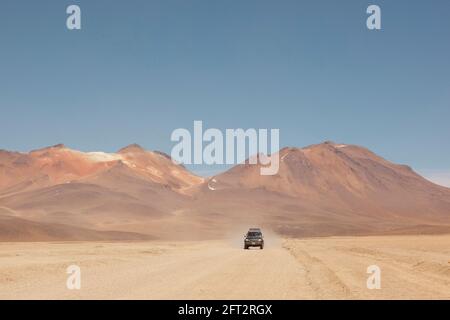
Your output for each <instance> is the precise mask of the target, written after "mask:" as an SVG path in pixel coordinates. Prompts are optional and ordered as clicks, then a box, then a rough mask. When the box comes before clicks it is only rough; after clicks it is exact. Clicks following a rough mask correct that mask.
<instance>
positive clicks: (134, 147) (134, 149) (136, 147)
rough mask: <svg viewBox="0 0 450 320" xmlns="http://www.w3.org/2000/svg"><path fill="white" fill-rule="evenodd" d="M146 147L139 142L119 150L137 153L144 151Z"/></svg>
mask: <svg viewBox="0 0 450 320" xmlns="http://www.w3.org/2000/svg"><path fill="white" fill-rule="evenodd" d="M144 151H145V149H144V148H142V147H141V146H140V145H138V144H137V143H133V144H130V145H128V146H126V147H124V148H122V149H120V150H119V151H118V153H137V152H144Z"/></svg>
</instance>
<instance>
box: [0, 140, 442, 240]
mask: <svg viewBox="0 0 450 320" xmlns="http://www.w3.org/2000/svg"><path fill="white" fill-rule="evenodd" d="M279 159H280V168H279V172H278V174H276V175H273V176H261V175H260V167H261V165H259V164H258V165H250V164H248V163H247V162H246V163H243V164H239V165H236V166H234V167H233V168H231V169H230V170H228V171H226V172H223V173H221V174H218V175H216V176H214V177H209V178H203V177H198V176H196V175H194V174H193V173H191V172H189V171H188V170H187V169H186V168H184V167H183V166H182V165H178V164H175V163H174V162H173V161H172V160H171V158H170V157H169V156H168V155H166V154H164V153H161V152H158V151H147V150H144V149H143V148H141V147H140V146H138V145H130V146H127V147H125V148H122V149H121V150H119V151H117V152H116V153H104V152H81V151H77V150H73V149H70V148H68V147H66V146H64V145H55V146H53V147H47V148H43V149H40V150H34V151H31V152H28V153H21V152H11V151H0V241H19V242H20V241H80V240H81V241H83V240H107V241H109V240H154V239H158V240H168V241H173V240H175V241H178V240H204V239H219V238H223V237H224V236H226V235H227V233H228V232H230V230H234V229H235V228H236V227H239V226H245V227H248V226H255V225H256V226H261V227H263V228H266V229H271V230H273V231H275V232H276V233H278V234H280V235H282V236H286V237H301V238H304V237H314V236H355V235H391V234H445V233H450V189H449V188H446V187H442V186H439V185H436V184H433V183H432V182H430V181H428V180H426V179H424V178H423V177H421V176H420V175H418V174H417V173H416V172H414V171H413V170H412V169H411V168H410V167H408V166H406V165H399V164H394V163H392V162H389V161H388V160H386V159H384V158H382V157H380V156H378V155H376V154H375V153H373V152H371V151H369V150H368V149H366V148H364V147H360V146H354V145H346V144H337V143H333V142H324V143H321V144H317V145H311V146H307V147H304V148H283V149H282V150H280V151H279Z"/></svg>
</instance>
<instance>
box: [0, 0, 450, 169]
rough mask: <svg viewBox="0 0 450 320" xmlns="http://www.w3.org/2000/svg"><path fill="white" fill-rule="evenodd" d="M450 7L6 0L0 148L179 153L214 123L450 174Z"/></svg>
mask: <svg viewBox="0 0 450 320" xmlns="http://www.w3.org/2000/svg"><path fill="white" fill-rule="evenodd" d="M70 4H78V5H79V6H80V7H81V10H82V30H80V31H69V30H67V29H66V24H65V23H66V17H67V15H66V13H65V10H66V7H67V6H68V5H70ZM369 4H377V5H379V6H380V7H381V9H382V30H381V31H369V30H367V28H366V25H365V21H366V17H367V15H366V13H365V11H366V8H367V6H368V5H369ZM449 14H450V1H448V0H432V1H425V0H421V1H407V0H390V1H381V0H372V1H362V0H345V1H335V0H327V1H323V0H322V1H321V0H314V1H313V0H310V1H300V0H292V1H285V0H280V1H275V0H272V1H265V0H239V1H238V0H227V1H225V0H220V1H219V0H201V1H200V0H179V1H173V0H161V1H151V0H140V1H137V0H130V1H125V0H120V1H119V0H114V1H106V0H89V1H87V0H86V1H75V0H74V1H65V0H54V1H45V0H40V1H22V0H2V1H1V4H0V114H1V125H0V137H1V140H0V148H1V149H8V150H20V151H28V150H30V149H35V148H39V147H43V146H47V145H51V144H56V143H60V142H61V143H64V144H66V145H68V146H69V147H71V148H74V149H80V150H85V151H96V150H102V151H115V150H117V149H119V148H120V147H123V146H125V145H127V144H130V143H134V142H136V143H139V144H141V145H142V146H144V147H146V148H148V149H157V150H162V151H165V152H168V153H170V150H171V147H172V146H173V143H172V142H171V141H170V134H171V132H172V130H174V129H175V128H180V127H185V128H192V125H193V120H203V121H204V124H205V126H206V127H216V128H221V129H225V128H239V127H243V128H250V127H252V128H280V130H281V132H280V135H281V145H282V146H305V145H308V144H312V143H318V142H321V141H324V140H333V141H336V142H342V143H352V144H359V145H363V146H366V147H368V148H370V149H372V150H373V151H375V152H377V153H378V154H380V155H382V156H384V157H385V158H387V159H389V160H392V161H395V162H398V163H406V164H409V165H411V166H413V167H414V168H415V169H416V170H419V171H422V172H425V171H427V170H428V171H433V172H450V144H449V138H450V125H449V121H450V58H449V57H450V19H449ZM196 169H198V170H199V172H200V171H202V170H207V168H206V169H205V168H196Z"/></svg>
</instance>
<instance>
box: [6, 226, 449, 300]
mask: <svg viewBox="0 0 450 320" xmlns="http://www.w3.org/2000/svg"><path fill="white" fill-rule="evenodd" d="M266 238H267V239H266V248H265V249H264V250H259V249H251V250H243V249H242V247H241V239H240V238H234V239H223V240H211V241H180V242H168V241H130V242H40V243H36V242H24V243H0V299H262V300H264V299H450V235H422V236H421V235H413V236H405V235H400V236H370V237H325V238H309V239H288V238H278V237H277V236H275V235H269V236H267V237H266ZM70 265H78V266H79V267H80V270H81V288H80V290H69V289H68V288H67V286H66V282H67V279H68V277H69V275H68V274H67V273H66V270H67V267H68V266H70ZM370 265H377V266H379V267H380V270H381V289H373V290H369V289H368V288H367V285H366V282H367V278H368V277H369V276H370V275H369V274H368V273H367V267H368V266H370Z"/></svg>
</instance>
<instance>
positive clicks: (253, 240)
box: [244, 228, 264, 250]
mask: <svg viewBox="0 0 450 320" xmlns="http://www.w3.org/2000/svg"><path fill="white" fill-rule="evenodd" d="M250 247H259V248H260V249H264V237H263V235H262V232H261V229H259V228H250V229H249V230H248V232H247V234H246V235H245V236H244V249H246V250H247V249H248V248H250Z"/></svg>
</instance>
